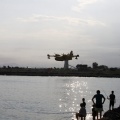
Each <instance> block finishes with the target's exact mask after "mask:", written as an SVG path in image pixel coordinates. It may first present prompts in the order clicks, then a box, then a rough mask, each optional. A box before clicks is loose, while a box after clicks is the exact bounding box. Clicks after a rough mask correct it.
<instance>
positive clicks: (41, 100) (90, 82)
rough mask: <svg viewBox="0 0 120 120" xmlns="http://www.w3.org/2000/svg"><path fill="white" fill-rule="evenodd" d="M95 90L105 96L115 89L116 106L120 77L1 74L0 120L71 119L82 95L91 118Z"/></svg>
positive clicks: (88, 116)
mask: <svg viewBox="0 0 120 120" xmlns="http://www.w3.org/2000/svg"><path fill="white" fill-rule="evenodd" d="M96 90H100V91H101V93H102V94H103V95H104V96H105V97H106V98H107V96H109V94H110V93H111V91H112V90H114V92H115V95H116V103H115V107H118V106H119V105H120V102H119V101H120V95H119V91H120V78H95V77H41V76H0V120H71V119H72V118H75V112H78V111H79V109H80V106H79V104H80V103H81V102H82V98H83V97H84V98H85V100H86V110H87V113H88V114H87V118H86V120H91V119H92V118H91V117H92V116H91V109H92V101H91V99H92V97H93V95H94V94H96ZM103 108H104V111H107V110H108V108H109V100H107V99H106V101H105V103H104V105H103ZM104 111H103V112H104Z"/></svg>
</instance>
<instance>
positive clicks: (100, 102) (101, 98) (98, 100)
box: [92, 90, 105, 119]
mask: <svg viewBox="0 0 120 120" xmlns="http://www.w3.org/2000/svg"><path fill="white" fill-rule="evenodd" d="M94 99H96V102H94ZM92 102H93V104H95V105H96V111H97V119H98V113H100V118H101V117H102V111H103V104H104V102H105V97H104V96H103V95H102V94H100V90H97V94H95V95H94V96H93V98H92Z"/></svg>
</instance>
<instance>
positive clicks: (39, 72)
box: [0, 67, 120, 78]
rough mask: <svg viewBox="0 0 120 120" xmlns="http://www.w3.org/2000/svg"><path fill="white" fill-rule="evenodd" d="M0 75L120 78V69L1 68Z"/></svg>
mask: <svg viewBox="0 0 120 120" xmlns="http://www.w3.org/2000/svg"><path fill="white" fill-rule="evenodd" d="M0 75H19V76H64V77H65V76H70V77H72V76H77V77H114V78H120V69H117V68H111V69H93V68H89V69H82V70H78V69H67V70H65V69H63V68H19V67H5V68H4V67H3V68H0Z"/></svg>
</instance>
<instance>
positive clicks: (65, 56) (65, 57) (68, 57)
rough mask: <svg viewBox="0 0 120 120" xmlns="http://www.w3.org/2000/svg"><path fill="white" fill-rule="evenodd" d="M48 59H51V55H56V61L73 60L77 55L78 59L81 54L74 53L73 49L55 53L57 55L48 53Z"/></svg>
mask: <svg viewBox="0 0 120 120" xmlns="http://www.w3.org/2000/svg"><path fill="white" fill-rule="evenodd" d="M47 56H48V59H50V57H54V58H55V60H56V61H68V60H72V58H74V57H75V59H78V57H79V55H73V51H71V52H70V53H68V54H62V55H60V54H55V55H49V54H48V55H47Z"/></svg>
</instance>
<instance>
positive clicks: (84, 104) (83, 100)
mask: <svg viewBox="0 0 120 120" xmlns="http://www.w3.org/2000/svg"><path fill="white" fill-rule="evenodd" d="M82 103H83V106H84V107H86V102H85V98H82Z"/></svg>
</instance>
